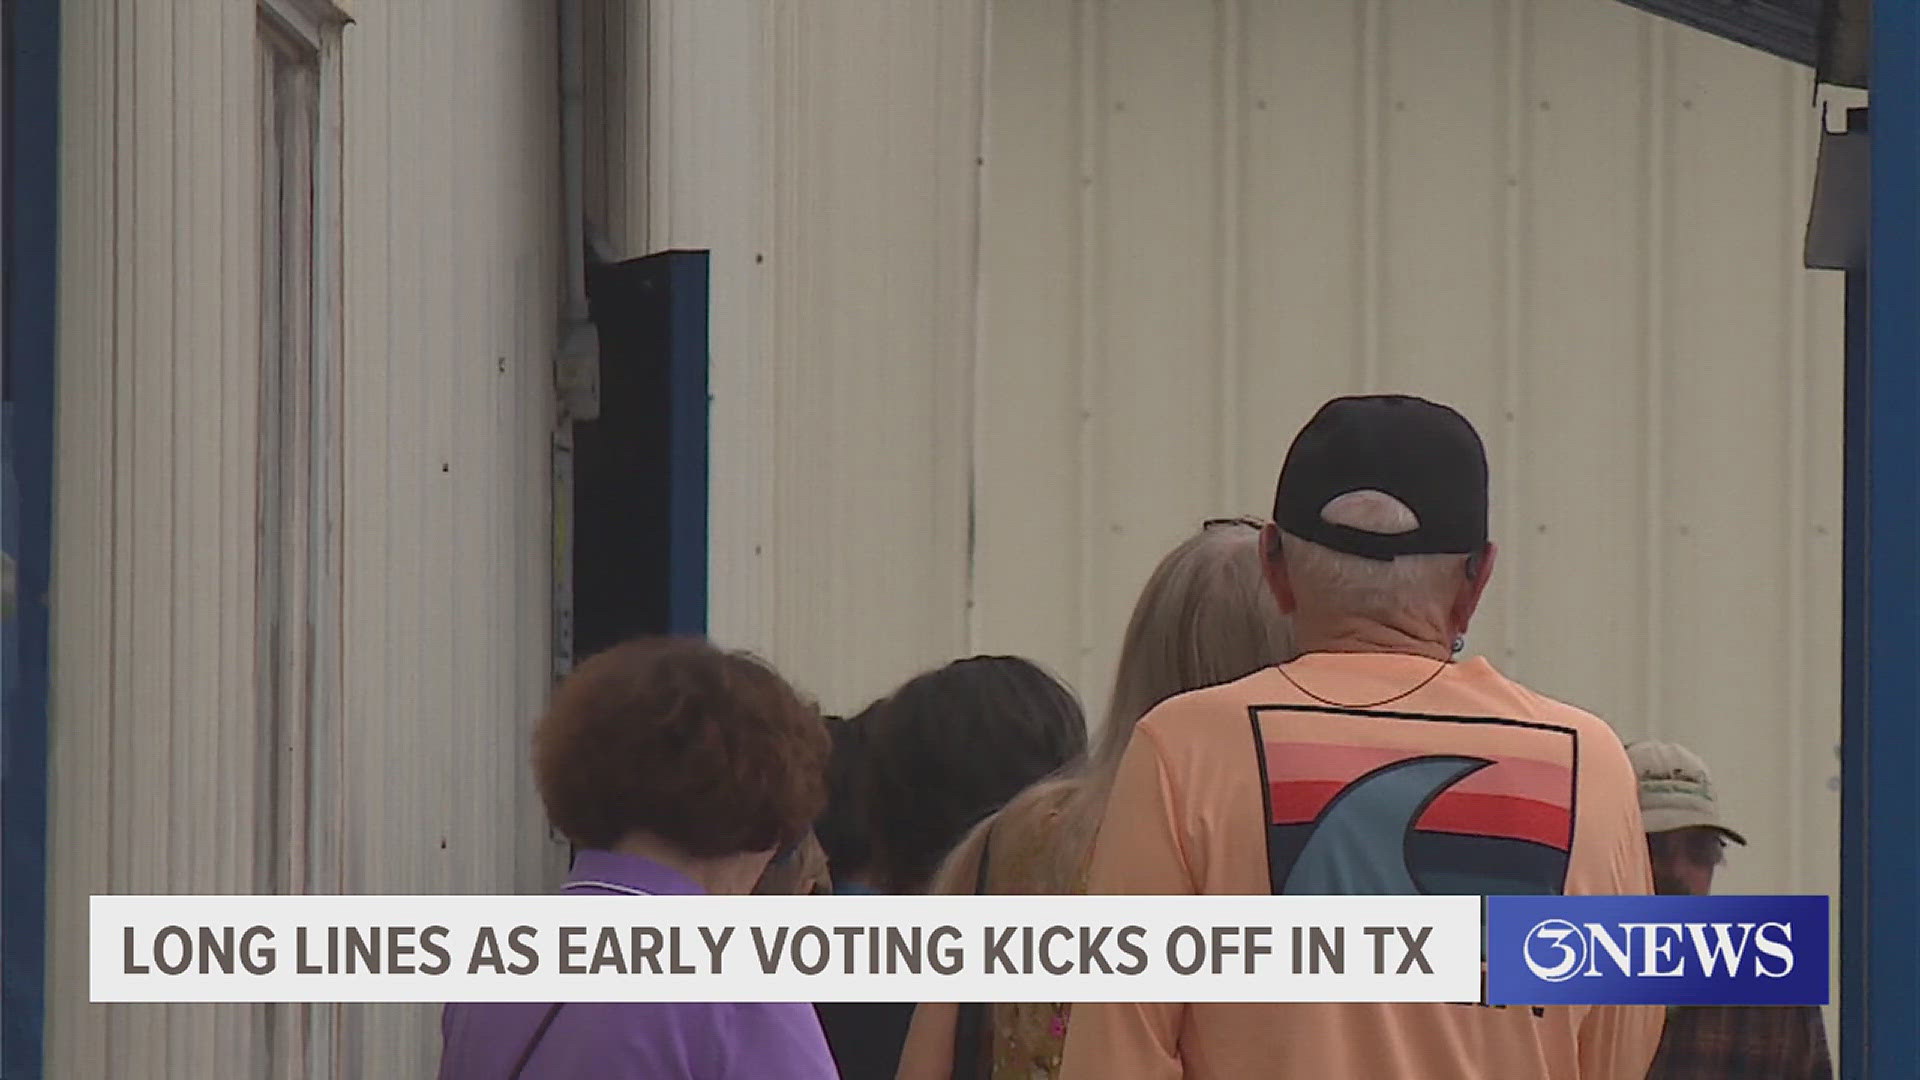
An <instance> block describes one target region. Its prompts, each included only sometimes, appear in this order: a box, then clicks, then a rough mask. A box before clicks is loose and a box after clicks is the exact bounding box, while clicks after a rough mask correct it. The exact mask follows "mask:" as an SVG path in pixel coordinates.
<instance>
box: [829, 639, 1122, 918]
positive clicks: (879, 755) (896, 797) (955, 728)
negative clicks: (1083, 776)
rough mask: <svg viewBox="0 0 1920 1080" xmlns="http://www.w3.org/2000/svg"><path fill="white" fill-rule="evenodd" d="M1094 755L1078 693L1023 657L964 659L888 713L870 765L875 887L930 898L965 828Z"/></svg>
mask: <svg viewBox="0 0 1920 1080" xmlns="http://www.w3.org/2000/svg"><path fill="white" fill-rule="evenodd" d="M1086 749H1087V721H1086V717H1085V716H1084V715H1082V713H1081V711H1080V703H1079V702H1078V701H1076V700H1075V699H1074V696H1073V692H1072V691H1070V690H1068V689H1067V688H1066V687H1065V686H1062V685H1061V684H1060V682H1059V680H1057V679H1055V678H1054V677H1053V676H1051V675H1049V674H1047V673H1046V672H1045V671H1042V670H1041V669H1040V668H1039V667H1037V666H1035V665H1034V664H1033V663H1032V662H1031V661H1028V660H1022V659H1020V658H1019V657H1017V656H975V657H972V658H970V659H966V660H957V661H955V662H953V663H951V664H948V665H947V666H946V667H943V668H940V669H938V670H935V671H929V672H927V673H926V674H924V675H920V676H918V677H916V678H914V679H912V680H910V681H908V682H907V684H906V685H905V686H902V687H901V688H900V689H899V690H896V691H895V692H894V694H893V696H892V697H890V698H888V699H887V701H886V703H885V704H884V705H882V706H881V712H880V716H879V718H878V722H877V730H876V731H875V732H874V736H873V747H872V760H871V762H870V763H869V765H868V769H867V776H868V788H867V797H868V800H869V802H868V807H867V816H868V820H869V821H871V822H872V824H873V845H874V852H873V855H874V875H875V881H876V883H877V884H878V885H879V886H880V888H881V889H882V890H883V891H885V892H891V893H919V892H925V891H927V886H928V885H930V884H931V883H932V881H933V874H934V871H935V870H937V869H939V867H940V861H941V860H942V859H944V858H946V855H947V852H948V851H950V850H952V848H953V846H954V845H955V844H957V843H959V842H960V838H961V837H964V836H965V835H967V830H968V829H971V828H973V826H974V825H975V824H976V823H978V822H980V821H981V820H983V819H985V818H986V817H987V816H988V815H990V814H992V813H993V812H994V811H995V810H998V809H1000V807H1001V806H1002V805H1004V804H1005V803H1006V801H1007V800H1008V799H1011V798H1013V797H1014V796H1015V795H1018V794H1019V793H1020V792H1022V791H1024V790H1025V789H1026V788H1027V787H1028V786H1029V785H1031V784H1033V783H1034V782H1036V781H1038V780H1041V779H1044V778H1045V777H1047V776H1050V775H1052V774H1053V773H1055V772H1057V771H1058V770H1060V769H1061V768H1062V767H1064V766H1065V765H1067V764H1068V763H1069V762H1072V761H1074V760H1075V759H1076V758H1078V757H1080V755H1082V754H1083V753H1085V752H1086Z"/></svg>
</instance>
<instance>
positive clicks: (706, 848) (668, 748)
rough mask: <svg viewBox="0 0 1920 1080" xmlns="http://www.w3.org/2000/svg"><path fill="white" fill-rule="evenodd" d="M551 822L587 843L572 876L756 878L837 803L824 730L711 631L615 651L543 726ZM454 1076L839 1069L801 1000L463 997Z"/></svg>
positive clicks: (740, 884) (783, 688) (580, 890)
mask: <svg viewBox="0 0 1920 1080" xmlns="http://www.w3.org/2000/svg"><path fill="white" fill-rule="evenodd" d="M533 756H534V774H535V778H536V780H537V781H538V784H539V788H540V797H541V799H542V800H543V801H544V802H545V803H546V807H547V815H548V817H549V818H550V819H551V820H552V822H553V824H554V826H555V827H556V828H558V829H559V830H560V831H561V832H562V833H565V834H566V836H567V838H568V839H570V840H572V841H573V842H574V844H575V845H577V846H578V848H579V849H580V850H579V852H578V854H577V855H576V856H575V858H574V862H573V871H572V874H571V876H570V879H569V880H568V882H567V884H566V885H565V886H563V890H562V891H564V892H567V893H569V894H579V895H639V896H660V895H668V896H673V895H701V894H744V893H746V892H748V891H750V890H751V889H752V888H753V887H754V883H755V882H756V881H757V880H758V879H759V878H760V877H761V875H762V873H763V872H764V871H765V870H766V868H767V865H768V863H769V862H770V861H771V860H772V858H773V856H774V853H775V852H776V851H780V850H782V849H784V848H788V847H791V846H792V845H794V844H797V843H798V842H799V841H801V840H802V839H803V838H804V837H805V836H806V835H807V831H808V827H809V825H810V824H811V823H812V821H813V818H814V816H815V815H817V814H818V813H819V812H820V807H821V805H822V804H823V803H824V802H825V801H826V782H825V776H824V773H825V766H826V757H827V733H826V730H825V728H823V727H822V726H821V723H820V717H819V714H818V713H817V712H815V711H814V709H813V708H812V707H811V706H809V705H808V704H806V703H805V702H803V701H802V700H801V699H800V697H799V696H798V695H797V694H795V693H794V691H793V688H792V687H790V686H788V685H787V683H786V682H785V680H783V679H781V677H780V676H779V675H778V674H776V673H775V672H774V671H773V669H772V668H769V667H767V666H766V665H764V664H762V663H760V662H759V661H758V660H755V659H753V658H752V657H750V656H747V655H745V654H742V653H731V652H723V651H722V650H720V649H717V648H715V647H714V646H712V645H710V644H708V643H706V642H704V641H699V640H682V639H649V640H642V641H636V642H632V643H629V644H626V645H621V646H617V647H615V648H613V649H610V650H608V651H606V652H604V653H601V654H600V655H598V656H595V657H594V658H592V659H591V660H588V661H587V662H585V663H584V664H581V665H580V666H579V667H578V668H576V669H575V670H574V672H573V674H571V675H569V676H568V677H567V678H566V680H565V681H564V682H562V683H561V684H560V687H559V689H558V690H556V691H555V692H554V696H553V702H552V704H551V706H550V707H549V708H548V710H547V714H546V716H545V717H543V718H542V719H541V721H540V724H539V727H538V728H537V729H536V730H535V733H534V754H533ZM442 1032H443V1036H444V1039H445V1050H444V1052H443V1054H442V1056H441V1061H440V1076H441V1080H467V1078H472V1080H496V1078H517V1080H536V1078H541V1077H563V1076H564V1077H573V1076H593V1077H604V1078H608V1080H626V1078H640V1077H647V1078H671V1080H730V1078H735V1077H738V1078H742V1080H746V1078H763V1077H764V1078H773V1080H830V1078H833V1077H835V1076H836V1075H837V1073H836V1072H835V1070H834V1066H833V1061H832V1058H831V1057H830V1056H829V1054H828V1051H827V1047H826V1044H825V1041H824V1040H823V1039H822V1037H821V1033H820V1026H819V1023H818V1021H817V1020H816V1019H815V1017H814V1013H813V1010H812V1009H810V1008H809V1007H807V1006H806V1005H804V1004H682V1003H633V1004H627V1003H612V1002H579V1003H573V1004H568V1005H564V1006H562V1005H540V1004H456V1005H449V1006H448V1007H447V1009H446V1013H445V1016H444V1019H443V1021H442Z"/></svg>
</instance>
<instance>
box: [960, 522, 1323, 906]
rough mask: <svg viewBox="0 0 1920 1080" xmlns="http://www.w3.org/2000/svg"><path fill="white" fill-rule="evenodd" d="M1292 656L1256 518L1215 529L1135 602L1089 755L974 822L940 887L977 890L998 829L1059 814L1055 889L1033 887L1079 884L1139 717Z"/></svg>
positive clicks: (1049, 874)
mask: <svg viewBox="0 0 1920 1080" xmlns="http://www.w3.org/2000/svg"><path fill="white" fill-rule="evenodd" d="M1292 657H1293V635H1292V633H1291V632H1290V630H1289V626H1288V621H1287V618H1286V616H1284V615H1282V614H1281V613H1280V609H1279V606H1278V605H1277V604H1275V602H1274V599H1273V595H1272V593H1270V592H1269V591H1268V589H1267V583H1266V578H1265V575H1264V573H1263V572H1262V568H1261V560H1260V529H1259V527H1258V526H1257V525H1256V524H1254V523H1252V522H1250V521H1228V522H1212V523H1209V525H1208V526H1207V527H1206V528H1203V529H1202V530H1201V531H1200V532H1199V533H1197V534H1195V535H1193V536H1191V537H1189V538H1188V539H1187V540H1186V541H1185V542H1184V543H1182V544H1181V545H1180V546H1179V547H1176V548H1174V549H1173V550H1172V551H1171V552H1168V553H1167V555H1166V557H1165V558H1163V559H1161V560H1160V565H1159V566H1157V567H1155V568H1154V571H1153V575H1152V576H1151V577H1149V578H1148V579H1147V584H1146V587H1145V588H1144V589H1142V590H1141V592H1140V598H1139V600H1138V601H1136V602H1135V603H1134V606H1133V616H1132V618H1131V619H1130V620H1129V621H1128V623H1127V634H1126V637H1125V638H1124V639H1123V640H1122V642H1121V646H1120V661H1119V664H1118V666H1117V668H1116V670H1115V673H1114V681H1113V694H1112V697H1111V698H1110V700H1109V702H1108V705H1107V714H1106V724H1105V725H1104V726H1103V727H1102V728H1101V730H1100V733H1099V735H1098V737H1097V739H1096V741H1095V743H1094V745H1093V746H1092V747H1091V748H1090V749H1089V751H1088V754H1087V756H1086V757H1085V758H1084V759H1082V760H1081V761H1080V762H1079V763H1078V764H1077V765H1076V766H1073V767H1071V768H1070V769H1069V771H1067V772H1065V773H1064V774H1063V775H1061V776H1059V777H1057V778H1055V779H1052V780H1047V781H1043V782H1041V783H1039V784H1036V785H1034V786H1033V787H1031V788H1029V789H1027V791H1025V792H1023V793H1022V794H1020V795H1019V796H1017V797H1015V798H1014V799H1013V801H1012V802H1010V803H1008V804H1007V806H1006V808H1005V809H1003V810H1002V811H1001V812H1000V813H999V814H995V815H993V816H992V817H989V818H988V819H987V820H986V821H983V822H981V823H980V824H979V825H977V826H975V827H974V828H973V830H972V831H971V832H969V833H968V835H967V837H966V839H964V840H962V841H961V842H960V844H959V846H957V847H956V848H955V849H954V850H953V852H952V854H950V855H949V856H948V858H947V860H946V862H945V864H944V865H943V866H942V867H941V870H940V873H939V875H938V876H937V878H936V879H935V882H934V886H933V890H932V891H934V892H938V893H970V892H972V891H973V889H974V883H975V881H976V879H977V875H978V872H979V862H980V855H981V851H982V849H983V846H984V844H985V840H986V833H987V831H988V829H989V828H991V827H992V825H993V823H994V822H995V821H996V820H998V819H1000V818H1002V817H1007V818H1014V817H1019V816H1023V815H1025V814H1028V813H1034V812H1046V811H1057V815H1058V816H1057V817H1056V818H1055V819H1054V822H1053V824H1052V826H1051V827H1049V828H1048V830H1047V836H1048V839H1047V844H1046V846H1047V849H1048V856H1049V860H1048V861H1049V862H1050V863H1051V867H1050V868H1049V869H1045V870H1042V872H1041V875H1040V876H1041V877H1043V878H1048V879H1051V880H1052V882H1053V885H1054V886H1055V887H1054V888H1046V887H1042V888H1036V889H1034V891H1037V892H1050V891H1065V890H1066V889H1068V888H1071V887H1074V883H1076V882H1077V881H1078V880H1079V876H1080V873H1081V871H1082V870H1083V868H1084V867H1085V865H1086V861H1087V856H1088V854H1089V853H1090V852H1091V851H1092V848H1093V840H1094V837H1095V835H1096V834H1097V833H1098V832H1099V829H1100V819H1101V817H1102V816H1103V815H1104V814H1105V812H1106V808H1107V795H1108V793H1109V792H1111V791H1112V789H1113V780H1114V776H1115V774H1117V773H1118V772H1119V769H1120V761H1121V758H1122V757H1123V756H1124V755H1125V754H1126V749H1127V743H1128V742H1129V741H1130V740H1131V739H1132V738H1133V728H1134V725H1135V724H1136V723H1137V722H1138V721H1139V720H1140V718H1141V717H1142V716H1145V715H1146V714H1147V712H1148V711H1149V710H1151V709H1152V708H1153V707H1154V706H1156V705H1158V704H1160V703H1161V702H1162V701H1165V700H1166V699H1168V698H1170V697H1174V696H1176V695H1178V694H1183V693H1186V692H1187V691H1189V690H1199V689H1201V688H1203V687H1208V686H1217V685H1219V684H1221V683H1228V682H1232V681H1234V680H1235V679H1239V678H1241V677H1242V676H1245V675H1250V674H1252V673H1253V672H1255V671H1258V670H1260V669H1261V668H1264V667H1267V666H1269V665H1271V664H1277V663H1280V662H1283V661H1285V660H1290V659H1292ZM1028 884H1029V886H1032V885H1036V884H1038V885H1044V884H1046V883H1044V882H1035V883H1028Z"/></svg>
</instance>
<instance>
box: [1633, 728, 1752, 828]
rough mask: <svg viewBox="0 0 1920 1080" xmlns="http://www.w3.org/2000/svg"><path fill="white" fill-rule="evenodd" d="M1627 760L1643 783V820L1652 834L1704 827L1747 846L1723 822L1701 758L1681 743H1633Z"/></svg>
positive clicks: (1641, 804) (1648, 740)
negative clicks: (1631, 763)
mask: <svg viewBox="0 0 1920 1080" xmlns="http://www.w3.org/2000/svg"><path fill="white" fill-rule="evenodd" d="M1627 760H1629V761H1631V762H1633V771H1634V774H1635V775H1636V776H1637V777H1638V779H1639V781H1640V817H1641V820H1642V821H1643V822H1645V827H1646V830H1647V831H1648V832H1650V833H1658V832H1671V831H1673V830H1674V829H1693V828H1705V829H1713V830H1714V831H1716V832H1718V833H1720V834H1721V835H1723V836H1725V837H1726V838H1727V839H1729V840H1731V841H1733V842H1734V843H1736V844H1742V845H1744V844H1745V843H1746V842H1747V838H1746V837H1744V836H1741V835H1740V834H1739V833H1737V832H1735V831H1733V830H1732V829H1730V828H1728V827H1727V823H1726V822H1724V821H1722V820H1721V819H1720V806H1719V803H1718V802H1717V801H1716V800H1715V799H1714V797H1713V778H1712V777H1711V776H1709V775H1708V773H1707V763H1706V762H1704V761H1701V760H1700V756H1699V755H1698V754H1695V753H1694V752H1693V751H1691V750H1689V749H1687V748H1686V747H1684V746H1681V745H1680V744H1678V743H1669V742H1655V741H1653V740H1651V739H1646V740H1642V741H1640V742H1635V743H1630V744H1628V746H1627Z"/></svg>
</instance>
